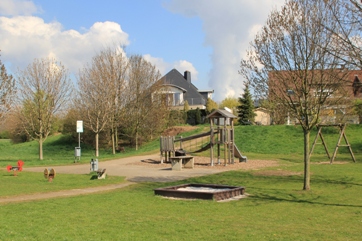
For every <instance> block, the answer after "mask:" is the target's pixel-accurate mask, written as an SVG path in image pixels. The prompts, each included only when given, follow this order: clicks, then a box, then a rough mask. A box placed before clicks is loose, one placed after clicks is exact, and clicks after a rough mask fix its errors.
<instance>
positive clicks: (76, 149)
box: [74, 147, 80, 157]
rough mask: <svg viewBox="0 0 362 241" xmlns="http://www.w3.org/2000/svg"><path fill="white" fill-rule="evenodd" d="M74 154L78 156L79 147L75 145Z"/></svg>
mask: <svg viewBox="0 0 362 241" xmlns="http://www.w3.org/2000/svg"><path fill="white" fill-rule="evenodd" d="M74 156H75V157H80V147H76V148H75V150H74Z"/></svg>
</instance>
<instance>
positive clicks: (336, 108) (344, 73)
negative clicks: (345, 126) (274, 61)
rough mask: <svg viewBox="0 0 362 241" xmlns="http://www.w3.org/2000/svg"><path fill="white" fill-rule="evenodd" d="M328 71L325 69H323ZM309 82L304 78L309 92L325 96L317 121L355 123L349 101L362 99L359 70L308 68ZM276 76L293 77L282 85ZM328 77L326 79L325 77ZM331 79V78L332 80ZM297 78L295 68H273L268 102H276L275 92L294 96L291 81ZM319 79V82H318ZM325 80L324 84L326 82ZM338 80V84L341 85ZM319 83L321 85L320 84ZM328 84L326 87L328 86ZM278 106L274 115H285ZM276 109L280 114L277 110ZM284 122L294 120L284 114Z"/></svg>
mask: <svg viewBox="0 0 362 241" xmlns="http://www.w3.org/2000/svg"><path fill="white" fill-rule="evenodd" d="M327 71H329V72H327ZM309 72H310V75H311V76H312V77H311V78H313V81H312V80H311V81H308V82H309V83H310V87H311V90H312V91H311V94H314V95H315V96H326V97H327V100H326V102H325V105H324V106H323V107H322V109H321V113H320V122H321V123H328V124H334V123H340V122H344V123H354V124H357V123H359V118H358V116H357V115H355V114H354V113H353V107H352V105H353V101H354V100H356V99H361V98H362V83H361V80H362V70H348V69H344V68H342V69H337V70H323V71H322V70H314V71H309ZM278 78H283V80H285V79H286V78H290V79H294V81H291V83H290V84H288V83H285V81H284V83H283V84H284V85H282V84H281V83H280V82H279V81H278ZM328 78H329V79H328ZM333 78H334V79H335V80H333ZM297 79H298V73H297V72H296V71H275V72H271V73H269V83H268V84H269V89H270V90H272V91H270V92H269V101H270V102H272V103H276V104H277V102H278V100H277V99H278V98H276V97H275V95H283V96H290V98H291V100H293V98H297V95H296V92H298V89H297V88H298V87H296V86H297V85H294V84H293V83H294V82H295V80H297ZM319 80H321V81H319ZM326 83H327V84H326ZM341 83H342V84H341ZM322 85H323V86H322ZM321 86H322V87H321ZM328 86H330V88H329V87H328ZM294 96H295V97H294ZM336 99H339V100H342V101H341V102H340V103H339V104H338V105H337V104H334V103H333V102H334V101H333V100H336ZM282 111H283V110H282V109H281V108H276V110H275V113H274V114H276V115H283V114H284V115H285V113H282ZM277 112H280V113H277ZM285 122H286V123H288V124H289V123H292V124H293V123H296V122H297V120H295V119H293V118H289V116H287V115H285Z"/></svg>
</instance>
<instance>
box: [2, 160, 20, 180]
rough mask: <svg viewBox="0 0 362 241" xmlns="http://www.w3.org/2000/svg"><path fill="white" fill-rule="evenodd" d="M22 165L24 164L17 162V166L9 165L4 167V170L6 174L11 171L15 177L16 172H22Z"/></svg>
mask: <svg viewBox="0 0 362 241" xmlns="http://www.w3.org/2000/svg"><path fill="white" fill-rule="evenodd" d="M23 165H24V162H23V161H22V160H19V161H18V165H17V166H10V165H9V166H7V167H6V169H7V170H8V172H10V171H13V172H14V176H16V175H17V173H18V172H21V171H22V170H23Z"/></svg>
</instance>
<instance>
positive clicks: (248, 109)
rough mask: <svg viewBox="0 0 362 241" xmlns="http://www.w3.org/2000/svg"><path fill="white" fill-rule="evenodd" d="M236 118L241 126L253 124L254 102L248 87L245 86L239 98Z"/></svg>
mask: <svg viewBox="0 0 362 241" xmlns="http://www.w3.org/2000/svg"><path fill="white" fill-rule="evenodd" d="M238 117H239V123H240V124H241V125H249V124H251V123H253V122H254V117H255V113H254V102H253V100H252V96H251V94H250V91H249V85H245V89H244V94H243V95H242V97H239V106H238Z"/></svg>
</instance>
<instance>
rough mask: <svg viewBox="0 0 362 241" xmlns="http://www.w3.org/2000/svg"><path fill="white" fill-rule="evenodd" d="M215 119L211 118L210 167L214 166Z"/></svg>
mask: <svg viewBox="0 0 362 241" xmlns="http://www.w3.org/2000/svg"><path fill="white" fill-rule="evenodd" d="M213 122H214V119H213V118H210V165H211V166H214V127H213Z"/></svg>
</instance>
